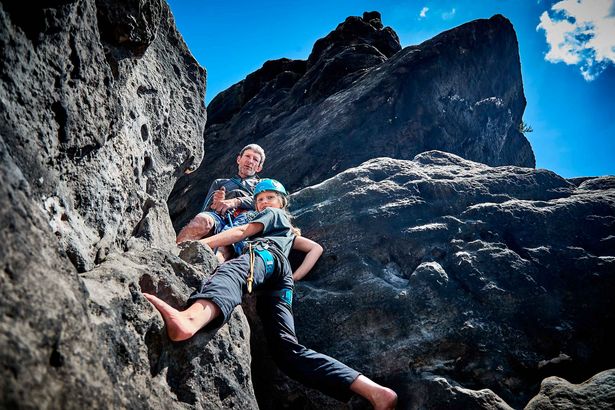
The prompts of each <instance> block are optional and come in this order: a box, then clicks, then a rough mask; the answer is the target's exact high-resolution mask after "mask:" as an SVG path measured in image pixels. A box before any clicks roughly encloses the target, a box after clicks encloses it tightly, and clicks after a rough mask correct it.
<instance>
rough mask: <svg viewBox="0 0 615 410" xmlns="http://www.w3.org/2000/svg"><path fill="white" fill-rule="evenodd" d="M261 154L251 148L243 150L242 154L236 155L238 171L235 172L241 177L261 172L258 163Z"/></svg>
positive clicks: (260, 166)
mask: <svg viewBox="0 0 615 410" xmlns="http://www.w3.org/2000/svg"><path fill="white" fill-rule="evenodd" d="M260 162H261V156H260V155H259V154H258V152H255V151H252V150H251V149H247V150H245V151H244V152H243V154H242V155H240V156H238V157H237V165H238V171H237V173H238V174H239V176H240V177H241V178H247V177H250V176H252V175H254V174H256V173H257V172H261V169H263V167H262V165H260Z"/></svg>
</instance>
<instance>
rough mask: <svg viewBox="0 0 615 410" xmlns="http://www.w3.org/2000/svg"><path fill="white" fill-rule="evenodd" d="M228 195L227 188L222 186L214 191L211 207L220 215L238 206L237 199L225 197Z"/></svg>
mask: <svg viewBox="0 0 615 410" xmlns="http://www.w3.org/2000/svg"><path fill="white" fill-rule="evenodd" d="M225 197H226V190H225V189H224V187H221V188H220V189H218V190H217V191H216V192H214V196H213V201H212V203H211V209H213V210H214V211H216V212H217V213H218V214H220V215H224V214H225V213H226V212H228V211H230V210H232V209H235V208H237V206H238V205H237V201H236V200H235V199H224V198H225Z"/></svg>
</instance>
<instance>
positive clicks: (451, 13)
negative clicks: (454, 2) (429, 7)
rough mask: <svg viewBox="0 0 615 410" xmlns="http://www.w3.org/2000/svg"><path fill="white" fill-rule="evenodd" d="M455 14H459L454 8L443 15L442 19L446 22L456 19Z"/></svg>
mask: <svg viewBox="0 0 615 410" xmlns="http://www.w3.org/2000/svg"><path fill="white" fill-rule="evenodd" d="M455 13H457V10H456V9H455V8H452V9H451V11H447V12H444V13H442V18H443V19H444V20H450V19H452V18H453V17H455Z"/></svg>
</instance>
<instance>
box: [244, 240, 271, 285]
mask: <svg viewBox="0 0 615 410" xmlns="http://www.w3.org/2000/svg"><path fill="white" fill-rule="evenodd" d="M248 252H250V274H249V275H248V280H247V284H248V293H252V284H253V283H254V260H255V255H258V256H259V257H260V258H261V260H262V261H263V264H264V265H265V274H271V273H273V271H274V269H275V259H274V258H273V254H272V253H271V252H269V251H268V250H267V249H260V248H257V247H256V246H253V244H252V243H251V242H250V243H249V244H248Z"/></svg>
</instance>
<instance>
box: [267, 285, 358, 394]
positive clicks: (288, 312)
mask: <svg viewBox="0 0 615 410" xmlns="http://www.w3.org/2000/svg"><path fill="white" fill-rule="evenodd" d="M257 310H258V314H259V316H260V318H261V320H262V323H263V328H264V331H265V336H266V337H267V342H268V344H269V351H270V352H271V355H272V357H273V359H274V360H275V362H276V364H277V365H278V367H279V368H280V369H281V370H282V371H283V372H284V373H286V374H287V375H288V376H289V377H292V378H293V379H295V380H297V381H298V382H300V383H302V384H304V385H306V386H308V387H312V388H315V389H318V390H320V391H321V392H323V393H325V394H327V395H329V396H331V397H334V398H336V399H338V400H341V401H348V400H349V399H350V397H351V396H352V392H351V390H350V386H351V385H352V383H353V382H354V381H355V380H356V379H357V378H358V377H359V372H357V371H356V370H354V369H351V368H350V367H348V366H346V365H345V364H343V363H341V362H339V361H337V360H335V359H333V358H331V357H329V356H326V355H324V354H321V353H318V352H315V351H313V350H311V349H308V348H306V347H305V346H303V345H301V344H300V343H299V342H298V341H297V337H296V335H295V325H294V318H293V314H292V308H291V306H290V305H289V304H288V303H286V302H285V301H284V300H283V299H282V298H281V297H278V296H267V295H263V296H261V297H259V299H258V305H257Z"/></svg>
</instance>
